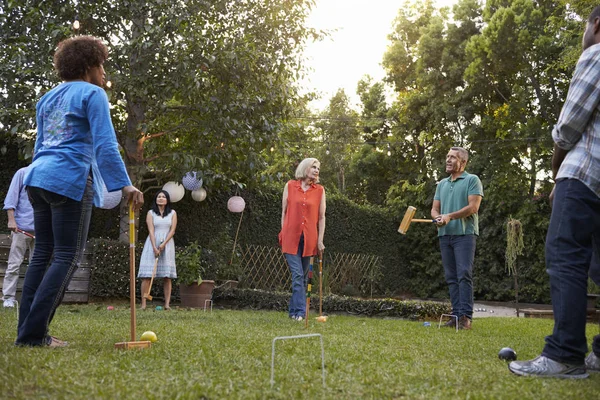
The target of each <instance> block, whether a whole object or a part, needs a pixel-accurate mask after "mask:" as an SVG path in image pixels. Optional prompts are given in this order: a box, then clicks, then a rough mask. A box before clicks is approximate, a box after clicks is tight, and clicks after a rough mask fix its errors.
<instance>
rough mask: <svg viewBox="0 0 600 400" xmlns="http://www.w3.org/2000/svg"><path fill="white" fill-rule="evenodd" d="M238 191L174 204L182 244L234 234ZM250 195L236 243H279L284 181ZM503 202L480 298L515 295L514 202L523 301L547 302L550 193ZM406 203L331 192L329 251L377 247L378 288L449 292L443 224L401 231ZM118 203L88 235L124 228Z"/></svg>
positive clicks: (491, 232)
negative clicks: (510, 252)
mask: <svg viewBox="0 0 600 400" xmlns="http://www.w3.org/2000/svg"><path fill="white" fill-rule="evenodd" d="M231 195H232V193H225V192H209V195H208V197H207V199H206V200H205V201H203V202H195V201H193V200H192V199H191V196H190V194H189V192H186V196H185V197H184V199H183V200H182V201H180V202H178V203H174V204H173V208H174V209H175V210H176V211H177V213H178V216H179V225H178V228H177V233H176V235H175V241H176V244H177V245H185V244H187V243H188V242H190V241H198V243H199V244H200V245H202V246H207V245H208V243H209V242H210V240H211V239H212V238H213V237H214V236H215V235H216V234H218V233H219V232H222V231H223V230H225V231H226V232H228V233H229V235H230V236H231V237H234V235H235V231H236V229H237V226H238V222H239V218H240V214H233V213H230V212H229V211H228V210H227V206H226V204H227V200H228V199H229V197H230V196H231ZM240 195H241V196H242V197H243V198H244V199H245V200H246V209H245V211H244V214H243V220H242V225H241V229H240V233H239V238H238V243H241V244H244V243H248V244H259V245H269V246H277V234H278V232H279V230H280V223H281V222H280V221H281V189H280V188H269V187H266V188H264V187H263V188H262V190H260V191H242V192H241V193H240ZM151 197H152V194H149V195H148V196H147V203H146V205H145V206H144V208H143V210H142V212H141V214H140V215H141V220H142V223H141V224H140V234H139V241H140V246H141V242H142V241H143V240H145V238H146V236H147V229H146V226H145V223H143V221H144V217H145V215H146V212H147V210H148V208H149V207H150V202H151V201H150V198H151ZM429 201H430V199H427V200H425V201H424V204H423V205H417V208H418V211H417V215H418V216H422V217H426V216H427V215H428V214H429V208H430V204H429V207H428V206H427V205H426V204H427V202H429ZM515 207H516V206H511V208H507V207H502V206H500V205H499V204H496V203H495V202H493V201H491V202H488V203H487V204H486V202H485V201H484V203H483V205H482V209H481V229H480V237H479V239H478V243H477V252H476V256H475V271H474V289H475V298H476V299H479V300H495V301H511V300H513V299H514V288H513V279H512V277H509V276H508V275H507V273H506V270H505V266H504V252H505V246H506V244H505V243H506V239H505V236H506V232H505V220H506V218H507V217H508V215H509V213H510V212H511V210H513V209H514V211H515V213H514V214H513V217H515V218H518V219H520V220H521V222H522V223H523V229H524V231H525V242H526V254H525V255H524V256H522V257H519V259H518V260H517V264H518V267H519V274H520V277H519V286H520V294H521V296H520V297H521V301H523V302H541V303H543V302H548V301H549V289H548V282H547V275H546V273H545V267H544V258H543V246H544V237H545V231H546V229H547V224H548V222H547V220H548V215H549V207H548V206H547V199H546V198H537V199H535V200H533V201H527V202H525V203H521V204H519V207H517V208H515ZM403 213H404V209H398V210H396V211H394V210H390V209H387V208H382V207H374V206H364V205H357V204H355V203H353V202H351V201H349V200H348V199H346V198H344V197H341V196H339V195H328V197H327V228H326V232H325V246H326V247H327V248H326V251H336V252H344V253H365V254H375V255H378V256H380V257H381V258H382V261H383V268H382V278H381V279H380V281H379V282H378V285H377V288H376V289H377V295H381V296H398V297H419V298H438V299H444V298H447V297H448V294H447V286H446V283H445V281H444V274H443V269H442V265H441V256H440V251H439V245H438V239H437V231H436V229H435V227H434V226H433V224H431V225H428V224H416V223H415V224H413V225H411V227H410V229H409V231H408V233H407V234H406V235H401V234H399V233H398V232H397V229H398V225H399V223H400V221H401V219H402V216H403ZM117 221H118V215H117V212H116V210H109V211H107V210H94V215H93V222H92V228H91V231H90V237H111V238H113V239H114V238H116V237H117V236H118V225H117ZM325 268H326V266H325Z"/></svg>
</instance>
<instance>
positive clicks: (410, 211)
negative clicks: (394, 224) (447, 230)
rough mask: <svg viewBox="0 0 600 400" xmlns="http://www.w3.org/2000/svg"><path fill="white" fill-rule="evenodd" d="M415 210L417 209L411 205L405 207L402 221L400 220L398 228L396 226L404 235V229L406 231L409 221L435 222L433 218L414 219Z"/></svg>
mask: <svg viewBox="0 0 600 400" xmlns="http://www.w3.org/2000/svg"><path fill="white" fill-rule="evenodd" d="M416 212H417V209H416V208H415V207H413V206H408V208H407V209H406V212H405V213H404V218H402V222H400V228H398V232H400V233H401V234H403V235H406V231H408V228H409V227H410V223H411V222H429V223H432V222H435V219H415V218H413V217H414V216H415V213H416Z"/></svg>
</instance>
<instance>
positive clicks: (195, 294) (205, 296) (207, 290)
mask: <svg viewBox="0 0 600 400" xmlns="http://www.w3.org/2000/svg"><path fill="white" fill-rule="evenodd" d="M214 288H215V281H202V283H201V284H200V285H198V283H197V282H194V283H192V284H191V285H179V296H180V297H181V306H182V307H189V308H204V306H205V302H206V300H212V294H213V289H214ZM206 305H207V306H208V304H206Z"/></svg>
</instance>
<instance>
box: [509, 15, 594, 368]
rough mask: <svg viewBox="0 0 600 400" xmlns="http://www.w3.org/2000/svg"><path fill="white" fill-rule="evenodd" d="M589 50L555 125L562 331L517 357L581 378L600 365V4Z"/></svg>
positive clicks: (553, 243) (555, 271) (552, 250)
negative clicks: (592, 304)
mask: <svg viewBox="0 0 600 400" xmlns="http://www.w3.org/2000/svg"><path fill="white" fill-rule="evenodd" d="M583 50H584V51H583V53H582V54H581V57H580V58H579V61H578V62H577V67H576V68H575V74H574V75H573V79H572V80H571V85H570V87H569V93H568V94H567V100H566V101H565V104H564V106H563V108H562V111H561V113H560V117H559V118H558V123H557V124H556V126H555V127H554V130H553V131H552V138H553V139H554V156H553V157H552V173H553V177H554V180H555V182H556V184H555V186H554V189H553V190H552V194H551V195H550V200H551V202H552V204H553V208H552V216H551V217H550V226H549V227H548V235H547V237H546V268H547V271H548V274H549V275H550V294H551V296H552V309H553V311H554V331H553V333H552V335H550V336H547V337H546V346H545V347H544V350H543V351H542V354H541V355H540V356H539V357H537V358H535V359H534V360H530V361H513V362H511V363H510V365H509V369H510V370H511V371H512V372H514V373H515V374H517V375H529V376H544V377H556V378H575V379H577V378H587V376H588V374H587V371H600V335H597V336H596V337H594V343H593V346H592V352H591V353H590V354H589V355H588V356H587V358H586V357H585V354H586V353H587V350H588V347H587V340H586V337H585V324H586V316H587V315H586V314H587V310H586V303H587V298H586V295H587V282H588V273H589V272H590V265H591V264H592V265H593V269H596V268H597V267H598V265H597V263H598V254H599V253H598V251H599V250H600V6H598V7H596V8H595V9H594V10H593V11H592V13H591V14H590V17H589V18H588V22H587V26H586V30H585V33H584V35H583ZM586 370H587V371H586Z"/></svg>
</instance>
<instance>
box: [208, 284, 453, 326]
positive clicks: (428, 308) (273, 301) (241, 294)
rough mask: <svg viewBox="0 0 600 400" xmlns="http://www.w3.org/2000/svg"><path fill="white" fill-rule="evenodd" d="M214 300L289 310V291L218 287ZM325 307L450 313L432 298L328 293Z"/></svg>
mask: <svg viewBox="0 0 600 400" xmlns="http://www.w3.org/2000/svg"><path fill="white" fill-rule="evenodd" d="M213 300H214V301H215V303H216V304H227V305H230V306H234V307H240V308H250V309H258V310H275V311H287V309H288V304H289V300H290V294H289V293H282V292H267V291H264V290H256V289H224V288H216V289H215V291H214V293H213ZM318 304H319V297H318V295H312V296H311V307H312V308H315V309H316V308H317V307H318ZM323 310H325V311H326V312H327V313H349V314H355V315H364V316H369V317H374V316H378V317H394V318H404V319H411V320H425V319H437V318H439V316H440V315H441V314H448V313H450V304H449V303H441V302H432V301H406V300H395V299H359V298H355V297H346V296H336V295H328V296H324V297H323Z"/></svg>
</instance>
